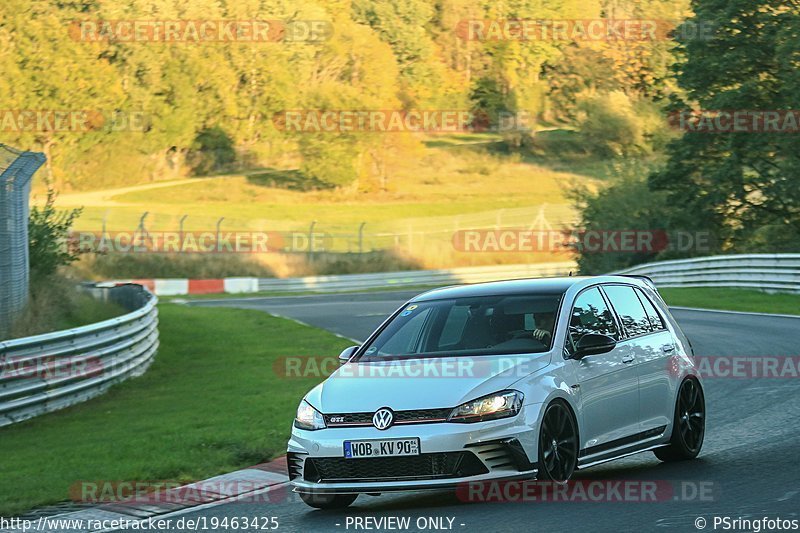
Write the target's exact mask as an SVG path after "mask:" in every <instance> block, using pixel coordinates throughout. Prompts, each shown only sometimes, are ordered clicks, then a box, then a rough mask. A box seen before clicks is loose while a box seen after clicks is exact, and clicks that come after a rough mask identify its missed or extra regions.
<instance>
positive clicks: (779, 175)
mask: <svg viewBox="0 0 800 533" xmlns="http://www.w3.org/2000/svg"><path fill="white" fill-rule="evenodd" d="M692 7H693V9H694V12H695V15H694V17H692V18H691V19H689V20H688V21H687V24H693V25H695V26H698V27H705V28H711V29H713V31H712V32H710V35H709V38H696V39H682V40H681V41H680V54H681V56H682V61H681V62H680V63H679V65H678V67H677V81H678V84H679V85H680V87H681V88H682V89H683V90H684V91H685V92H686V97H685V98H684V99H675V101H674V102H673V104H672V110H673V111H674V112H685V111H686V110H687V109H694V110H699V111H700V112H703V113H713V112H715V111H719V110H741V111H756V112H763V111H768V110H797V109H798V104H800V96H799V95H800V76H798V68H799V67H800V10H798V8H797V5H796V3H795V2H792V1H790V0H725V1H722V0H695V1H694V2H693V3H692ZM679 33H680V32H679ZM687 33H688V32H687ZM687 129H689V130H690V131H687V132H686V133H684V134H683V136H682V137H681V138H680V139H678V140H676V141H674V142H672V143H671V144H670V145H669V147H668V154H669V159H668V162H667V165H666V168H664V170H662V171H660V172H657V173H654V174H653V175H652V176H651V178H650V185H651V186H652V188H653V189H656V190H660V191H665V192H666V193H667V194H668V198H669V203H670V205H672V206H673V209H672V213H671V215H670V218H671V219H672V220H671V223H672V224H673V225H682V226H684V227H685V228H687V229H692V228H702V229H705V230H709V231H711V232H713V233H715V234H717V235H719V237H720V239H722V246H723V249H728V250H736V249H740V248H743V247H746V246H747V243H748V240H750V239H751V238H756V233H758V231H759V228H761V227H762V226H767V225H778V226H781V227H783V228H785V230H786V231H787V232H791V233H792V234H794V235H798V234H800V137H798V136H797V135H796V134H794V135H793V134H790V133H789V134H787V133H780V132H774V131H772V132H769V131H764V130H763V129H761V130H759V128H758V127H756V128H755V130H753V131H741V132H735V133H730V132H728V133H708V132H704V131H691V128H690V127H687ZM762 237H763V235H762V236H760V237H758V238H762Z"/></svg>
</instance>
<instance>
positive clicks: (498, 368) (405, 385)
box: [306, 352, 551, 414]
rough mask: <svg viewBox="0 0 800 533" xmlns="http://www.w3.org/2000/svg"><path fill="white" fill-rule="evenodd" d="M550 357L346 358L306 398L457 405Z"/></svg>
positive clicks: (363, 408) (366, 407)
mask: <svg viewBox="0 0 800 533" xmlns="http://www.w3.org/2000/svg"><path fill="white" fill-rule="evenodd" d="M550 358H551V352H545V353H539V354H520V355H502V356H494V355H484V356H477V357H443V358H435V359H410V360H405V361H381V362H366V363H365V362H355V363H347V364H345V365H342V366H341V367H339V368H338V369H337V370H336V371H335V372H334V373H333V374H331V376H330V377H329V378H328V379H327V380H325V381H324V382H322V383H320V384H319V385H317V386H316V387H315V388H314V389H313V390H312V391H311V392H309V393H308V395H307V396H306V400H307V401H308V402H309V403H310V404H311V405H312V406H314V407H315V408H316V409H317V410H319V411H320V412H322V413H324V414H332V413H360V412H371V411H376V410H378V409H379V408H381V407H389V408H390V409H392V410H394V411H404V410H409V409H436V408H445V407H456V406H457V405H460V404H462V403H464V402H467V401H470V400H474V399H476V398H480V397H481V396H484V395H486V394H491V393H493V392H498V391H501V390H504V389H506V388H508V387H510V386H511V385H512V384H513V383H515V382H517V381H519V380H520V379H521V378H523V377H525V376H527V375H528V374H531V373H533V372H536V371H538V370H541V369H542V368H544V367H546V366H547V365H549V364H550Z"/></svg>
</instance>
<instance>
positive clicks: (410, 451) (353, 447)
mask: <svg viewBox="0 0 800 533" xmlns="http://www.w3.org/2000/svg"><path fill="white" fill-rule="evenodd" d="M405 455H419V439H418V438H413V439H386V440H346V441H344V457H345V459H359V458H364V457H402V456H405Z"/></svg>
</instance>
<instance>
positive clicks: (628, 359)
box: [622, 355, 633, 363]
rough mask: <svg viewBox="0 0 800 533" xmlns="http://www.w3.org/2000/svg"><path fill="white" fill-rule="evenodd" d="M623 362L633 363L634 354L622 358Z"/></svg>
mask: <svg viewBox="0 0 800 533" xmlns="http://www.w3.org/2000/svg"><path fill="white" fill-rule="evenodd" d="M622 362H623V363H633V356H632V355H629V356H628V357H626V358H625V359H623V360H622Z"/></svg>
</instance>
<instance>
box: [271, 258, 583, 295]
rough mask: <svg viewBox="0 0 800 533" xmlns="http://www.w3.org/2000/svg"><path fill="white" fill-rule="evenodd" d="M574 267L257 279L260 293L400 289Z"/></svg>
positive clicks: (561, 273) (504, 267)
mask: <svg viewBox="0 0 800 533" xmlns="http://www.w3.org/2000/svg"><path fill="white" fill-rule="evenodd" d="M576 270H577V266H576V265H575V263H573V262H571V261H569V262H562V263H541V264H522V265H497V266H488V267H463V268H450V269H447V270H412V271H408V272H380V273H376V274H346V275H341V276H309V277H305V278H283V279H277V278H262V279H259V280H258V290H259V291H262V292H300V291H315V292H338V291H348V290H360V289H375V288H382V287H386V288H403V287H415V286H426V285H443V284H448V283H479V282H481V281H494V280H500V279H522V278H530V277H546V276H566V275H567V274H569V273H570V271H576Z"/></svg>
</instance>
